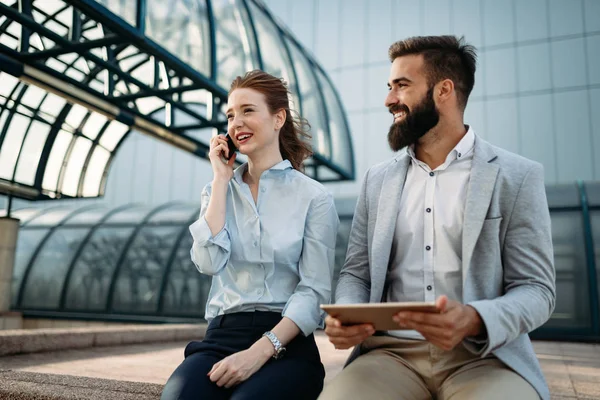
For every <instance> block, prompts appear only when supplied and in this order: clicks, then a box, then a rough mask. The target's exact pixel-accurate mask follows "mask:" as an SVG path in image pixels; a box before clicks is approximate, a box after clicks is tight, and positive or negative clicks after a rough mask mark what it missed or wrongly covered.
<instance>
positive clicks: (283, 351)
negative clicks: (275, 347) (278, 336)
mask: <svg viewBox="0 0 600 400" xmlns="http://www.w3.org/2000/svg"><path fill="white" fill-rule="evenodd" d="M284 354H285V347H281V348H280V349H279V351H278V352H277V353H275V358H276V359H277V360H279V359H280V358H281V357H283V355H284Z"/></svg>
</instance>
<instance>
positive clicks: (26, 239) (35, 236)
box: [10, 211, 48, 307]
mask: <svg viewBox="0 0 600 400" xmlns="http://www.w3.org/2000/svg"><path fill="white" fill-rule="evenodd" d="M15 214H17V218H18V215H19V211H16V212H15ZM47 232H48V229H28V228H21V230H20V231H19V236H18V238H17V250H16V254H15V266H14V269H13V276H12V284H11V303H10V305H11V307H15V306H16V305H17V299H18V297H19V289H20V288H21V282H22V280H23V274H24V273H25V268H26V267H27V265H28V264H29V260H31V256H33V252H34V251H35V250H36V249H37V247H38V246H39V244H40V241H41V240H42V239H43V238H44V236H46V233H47Z"/></svg>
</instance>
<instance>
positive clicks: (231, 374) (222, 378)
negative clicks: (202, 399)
mask: <svg viewBox="0 0 600 400" xmlns="http://www.w3.org/2000/svg"><path fill="white" fill-rule="evenodd" d="M257 344H258V342H257ZM269 346H271V349H273V347H272V345H271V343H269ZM273 352H274V350H273ZM273 352H271V354H269V351H268V347H266V348H265V347H262V346H258V347H255V346H253V347H250V348H249V349H247V350H243V351H240V352H238V353H235V354H232V355H230V356H229V357H226V358H224V359H222V360H221V361H219V362H218V363H216V364H215V365H213V367H212V369H211V370H210V371H209V372H208V378H209V379H210V380H211V381H213V382H216V384H217V386H219V387H226V388H231V387H233V386H235V385H237V384H239V383H241V382H243V381H245V380H246V379H248V378H250V377H251V376H252V375H253V374H254V373H256V371H258V370H259V369H260V368H261V367H262V366H263V365H265V364H266V362H267V361H269V358H271V355H272V354H273Z"/></svg>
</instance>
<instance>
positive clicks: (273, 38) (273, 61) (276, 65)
mask: <svg viewBox="0 0 600 400" xmlns="http://www.w3.org/2000/svg"><path fill="white" fill-rule="evenodd" d="M248 5H249V7H250V11H251V13H252V16H253V17H254V27H255V29H256V34H257V35H258V43H259V46H260V52H261V54H262V55H263V57H262V61H263V67H264V70H265V71H266V72H268V73H270V74H271V75H273V76H276V77H278V78H279V77H283V79H284V80H285V81H286V82H288V88H289V89H290V91H291V92H292V101H293V103H294V104H293V105H292V108H293V109H298V96H297V94H296V82H295V81H294V77H293V75H292V66H291V64H290V60H289V59H288V57H287V53H286V51H285V47H284V45H283V42H282V41H281V34H280V33H279V30H278V29H277V27H276V26H275V23H274V22H273V21H271V20H270V19H269V18H268V17H267V16H266V15H265V13H263V12H262V11H261V10H260V9H259V8H258V7H257V6H256V5H255V4H254V2H248Z"/></svg>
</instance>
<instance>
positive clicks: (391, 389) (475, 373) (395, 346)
mask: <svg viewBox="0 0 600 400" xmlns="http://www.w3.org/2000/svg"><path fill="white" fill-rule="evenodd" d="M365 353H366V354H365ZM338 399H339V400H348V399H365V400H386V399H390V400H392V399H393V400H400V399H402V400H425V399H437V400H459V399H460V400H467V399H469V400H471V399H472V400H475V399H486V400H496V399H498V400H501V399H508V400H529V399H532V400H533V399H536V400H539V395H538V394H537V392H536V391H535V389H534V388H533V386H531V385H530V384H529V383H528V382H527V381H526V380H525V379H523V378H522V377H521V376H520V375H519V374H517V373H516V372H514V371H512V370H511V369H509V368H508V367H507V366H505V365H504V364H503V363H502V362H500V361H499V360H498V359H497V358H495V357H494V356H489V357H487V358H483V359H482V358H479V357H477V356H475V355H473V354H472V353H470V352H469V351H468V350H467V349H465V348H464V346H462V345H459V346H458V347H456V348H455V349H454V350H452V351H445V350H441V349H439V348H437V347H435V346H434V345H432V344H429V342H426V341H421V340H410V339H399V338H395V337H391V336H372V337H370V338H368V339H367V340H365V342H364V343H363V344H362V355H361V356H360V357H358V358H357V359H356V360H354V361H353V362H352V363H351V364H350V365H349V366H347V367H346V368H344V369H343V370H342V372H340V373H339V374H338V375H337V376H336V377H335V378H334V379H333V380H332V381H331V382H329V383H328V384H326V385H325V388H324V390H323V392H322V393H321V396H320V397H319V400H338Z"/></svg>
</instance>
